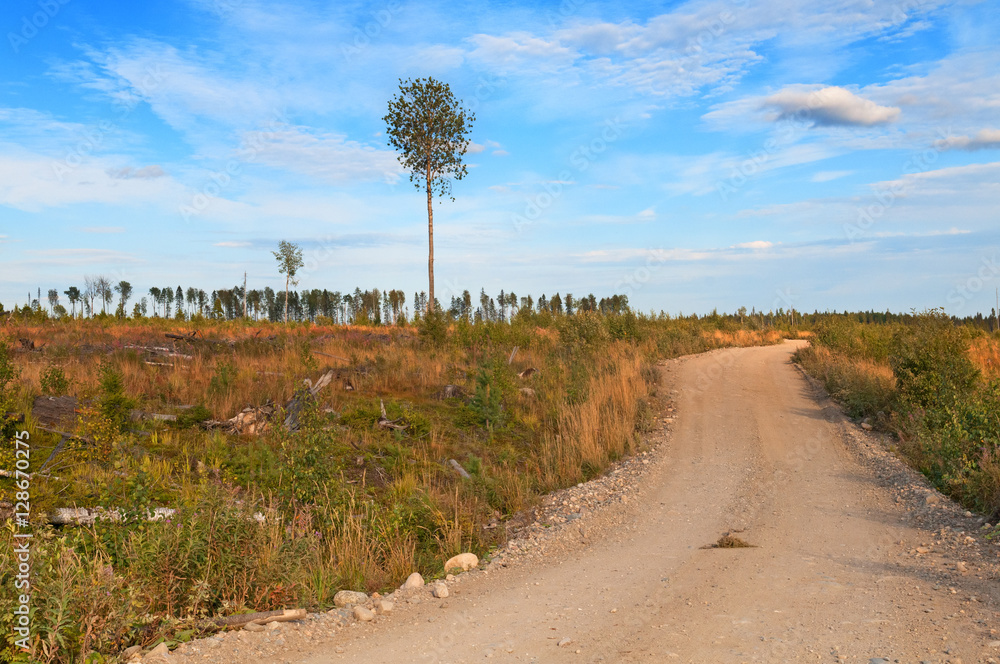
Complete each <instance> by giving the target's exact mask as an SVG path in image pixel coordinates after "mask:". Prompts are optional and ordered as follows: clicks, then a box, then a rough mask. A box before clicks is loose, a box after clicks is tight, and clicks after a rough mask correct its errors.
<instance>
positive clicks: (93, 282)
mask: <svg viewBox="0 0 1000 664" xmlns="http://www.w3.org/2000/svg"><path fill="white" fill-rule="evenodd" d="M85 283H86V287H85V288H84V290H82V291H81V290H80V289H79V288H76V287H71V288H69V289H67V290H65V291H63V293H62V295H65V296H66V301H67V303H68V304H69V307H68V308H67V307H66V306H65V305H64V304H63V298H62V297H61V295H60V293H59V291H58V290H56V289H54V288H53V289H50V290H49V291H48V298H47V304H48V306H47V307H46V306H45V301H44V300H42V297H41V295H42V291H41V289H39V290H38V291H37V297H31V294H29V298H30V300H31V301H30V304H25V305H24V306H23V307H21V308H18V307H16V306H15V307H14V310H13V312H11V311H7V310H5V309H4V306H3V304H2V303H0V314H11V313H14V314H21V315H24V316H32V317H45V318H48V317H54V318H63V317H66V316H70V317H78V318H92V317H102V316H108V317H117V318H132V319H141V318H170V319H175V320H197V319H207V320H237V319H241V318H244V317H246V318H247V319H249V320H252V321H260V320H267V321H271V322H281V321H282V320H284V314H285V292H284V291H282V290H278V291H275V290H273V289H272V288H270V287H266V288H264V289H261V290H244V288H243V287H242V286H233V287H232V288H221V289H218V290H213V291H205V290H202V289H199V288H194V287H189V288H187V289H184V288H182V287H181V286H177V287H176V288H172V287H164V288H156V287H153V288H150V289H149V291H148V295H143V296H141V297H138V298H135V299H134V298H133V297H132V295H133V291H132V286H131V285H130V284H129V282H127V281H121V282H118V283H117V284H114V285H112V284H111V283H110V282H109V281H108V280H107V279H105V278H103V277H88V278H86V280H85ZM411 303H412V304H411ZM130 305H131V306H130ZM411 307H412V308H411ZM437 309H438V310H439V311H441V312H443V313H444V314H445V315H446V316H447V317H448V318H450V319H452V320H455V321H458V320H465V321H467V322H469V323H478V322H507V321H510V320H511V319H512V318H514V317H515V316H517V315H519V314H528V313H538V314H548V315H553V316H572V315H575V314H578V313H582V312H595V313H598V314H603V315H608V314H625V313H639V312H637V311H635V310H634V309H633V308H632V307H631V306H630V304H629V300H628V296H627V295H623V294H618V295H612V296H610V297H602V298H600V299H598V298H596V297H595V296H594V295H593V294H589V295H587V296H584V297H575V296H574V295H572V294H571V293H566V294H565V295H560V294H559V293H556V294H554V295H552V296H546V295H544V294H543V295H540V296H539V297H538V298H537V299H535V298H534V297H532V296H531V295H524V296H518V295H517V294H516V293H513V292H510V293H508V292H505V291H502V290H501V291H500V293H498V294H497V295H496V296H491V295H489V294H487V293H486V290H485V289H482V290H480V292H479V296H478V298H476V300H473V297H472V294H471V293H470V292H469V291H468V290H466V291H463V292H462V294H461V295H455V296H452V297H451V298H450V302H449V304H448V306H447V308H445V307H443V306H442V305H441V302H440V301H438V302H437ZM426 310H427V293H426V292H419V293H414V294H413V297H412V299H411V300H409V302H408V298H407V295H406V293H405V292H404V291H401V290H379V289H378V288H373V289H371V290H365V291H363V290H361V289H360V288H355V289H354V292H353V293H342V292H340V291H330V290H327V289H323V290H320V289H318V288H314V289H312V290H302V291H295V290H290V291H289V292H288V319H289V320H290V321H299V322H303V321H309V322H314V323H319V324H332V325H345V324H352V325H405V324H407V323H409V322H413V321H414V320H416V319H419V317H420V313H421V312H424V311H426ZM126 312H128V314H126ZM411 312H417V314H416V316H414V315H413V314H412V313H411ZM650 315H652V316H655V315H656V314H654V313H653V312H650ZM831 315H832V316H844V317H847V318H851V319H854V320H857V321H858V322H860V323H875V324H890V323H904V324H905V323H909V322H911V321H913V320H914V319H915V317H916V312H911V313H905V314H901V313H892V312H889V311H884V312H880V311H859V312H848V311H846V310H845V311H843V312H837V311H826V312H820V311H814V312H813V313H811V314H808V313H802V312H800V311H797V310H794V309H791V310H785V309H782V308H779V309H777V310H771V311H767V312H764V311H758V310H756V309H751V310H750V311H748V310H747V309H746V307H740V308H739V309H738V310H737V311H736V312H734V313H732V314H719V313H718V312H716V311H713V312H712V313H711V314H707V315H704V316H693V318H701V319H705V318H726V319H728V320H729V321H731V322H739V323H740V324H745V325H749V326H750V327H754V328H760V327H773V326H776V325H802V326H805V327H810V326H812V325H815V324H816V323H818V322H820V321H821V320H823V319H824V318H827V317H829V316H831ZM659 317H661V318H670V317H671V316H670V315H669V314H667V313H665V312H664V311H662V310H661V311H660V313H659ZM678 317H683V314H678ZM952 320H953V321H954V322H955V323H957V324H964V325H970V326H972V327H976V328H979V329H981V330H984V331H986V332H995V331H997V329H998V328H1000V323H998V321H997V311H996V309H992V310H991V311H990V313H989V315H984V314H983V313H976V314H974V315H969V316H964V317H958V316H952Z"/></svg>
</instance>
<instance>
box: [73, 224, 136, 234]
mask: <svg viewBox="0 0 1000 664" xmlns="http://www.w3.org/2000/svg"><path fill="white" fill-rule="evenodd" d="M80 230H81V231H82V232H84V233H94V234H98V235H105V234H114V233H124V232H125V228H124V227H123V226H85V227H84V228H81V229H80Z"/></svg>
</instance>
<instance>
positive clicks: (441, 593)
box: [431, 583, 448, 599]
mask: <svg viewBox="0 0 1000 664" xmlns="http://www.w3.org/2000/svg"><path fill="white" fill-rule="evenodd" d="M431 593H432V594H433V595H434V596H435V597H437V598H438V599H444V598H445V597H447V596H448V586H446V585H444V584H443V583H436V584H434V589H433V590H432V591H431Z"/></svg>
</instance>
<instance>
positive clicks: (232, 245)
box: [212, 241, 251, 249]
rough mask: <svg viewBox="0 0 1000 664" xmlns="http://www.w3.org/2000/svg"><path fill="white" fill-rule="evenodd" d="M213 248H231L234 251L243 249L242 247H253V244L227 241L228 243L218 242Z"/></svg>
mask: <svg viewBox="0 0 1000 664" xmlns="http://www.w3.org/2000/svg"><path fill="white" fill-rule="evenodd" d="M212 246H214V247H229V248H233V249H238V248H241V247H249V246H251V243H250V242H236V241H227V242H216V243H215V244H214V245H212Z"/></svg>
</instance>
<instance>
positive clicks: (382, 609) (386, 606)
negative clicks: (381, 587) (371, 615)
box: [375, 599, 394, 613]
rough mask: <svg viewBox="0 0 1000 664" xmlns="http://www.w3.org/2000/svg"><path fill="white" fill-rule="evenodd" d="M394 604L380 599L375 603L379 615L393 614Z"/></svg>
mask: <svg viewBox="0 0 1000 664" xmlns="http://www.w3.org/2000/svg"><path fill="white" fill-rule="evenodd" d="M393 606H394V605H393V603H392V602H390V601H389V600H387V599H380V600H379V601H378V602H376V603H375V608H376V609H377V610H378V612H379V613H392V607H393Z"/></svg>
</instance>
